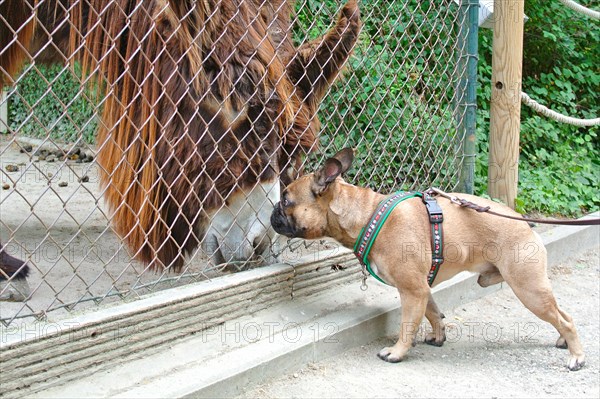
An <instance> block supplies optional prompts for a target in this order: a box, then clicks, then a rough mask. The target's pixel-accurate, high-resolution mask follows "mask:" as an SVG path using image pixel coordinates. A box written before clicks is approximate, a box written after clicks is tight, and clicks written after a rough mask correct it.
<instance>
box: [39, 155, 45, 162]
mask: <svg viewBox="0 0 600 399" xmlns="http://www.w3.org/2000/svg"><path fill="white" fill-rule="evenodd" d="M45 160H46V155H40V156H39V157H38V161H45Z"/></svg>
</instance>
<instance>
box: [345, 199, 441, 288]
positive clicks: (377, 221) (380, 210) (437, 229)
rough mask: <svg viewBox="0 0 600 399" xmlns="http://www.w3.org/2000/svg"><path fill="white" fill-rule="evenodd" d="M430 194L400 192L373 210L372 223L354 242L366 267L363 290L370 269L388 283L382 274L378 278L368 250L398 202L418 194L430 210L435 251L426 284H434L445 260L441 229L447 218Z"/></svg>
mask: <svg viewBox="0 0 600 399" xmlns="http://www.w3.org/2000/svg"><path fill="white" fill-rule="evenodd" d="M431 194H432V193H430V192H429V191H425V192H415V191H398V192H396V193H394V194H392V195H391V196H389V197H387V198H386V199H384V200H383V201H381V202H380V203H379V205H378V206H377V209H376V210H375V212H374V213H373V216H371V219H370V221H369V223H368V224H367V225H366V226H365V227H364V228H363V229H362V230H361V231H360V234H359V235H358V239H357V240H356V243H355V244H354V255H356V257H357V258H358V261H359V262H360V263H361V265H362V266H363V275H364V277H363V287H365V288H364V289H366V283H365V281H366V278H367V275H366V271H368V272H369V274H370V275H371V276H373V277H375V279H376V280H378V281H380V282H382V283H384V284H388V283H387V282H385V281H384V280H383V279H382V278H381V277H379V276H378V275H377V273H375V271H374V270H373V268H372V267H371V264H370V262H369V259H368V257H369V253H370V252H371V247H372V246H373V243H375V240H376V239H377V235H378V234H379V231H380V230H381V227H382V226H383V224H384V223H385V221H386V220H387V218H388V217H389V216H390V214H391V213H392V211H393V210H394V208H395V207H396V205H398V204H399V203H401V202H402V201H404V200H407V199H409V198H415V197H420V198H421V199H422V200H423V203H424V204H425V207H426V208H427V213H428V214H429V222H430V223H431V251H432V253H431V268H430V269H429V274H428V275H427V283H428V284H429V286H430V287H431V286H432V285H433V281H434V280H435V276H437V273H438V271H439V269H440V266H441V264H442V263H443V262H444V255H443V230H442V222H443V221H444V217H443V215H442V208H440V206H439V205H438V203H437V201H436V200H435V198H433V197H432V196H431ZM365 270H366V271H365ZM388 285H390V284H388Z"/></svg>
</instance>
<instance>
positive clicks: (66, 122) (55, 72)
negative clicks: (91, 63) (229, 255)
mask: <svg viewBox="0 0 600 399" xmlns="http://www.w3.org/2000/svg"><path fill="white" fill-rule="evenodd" d="M73 72H74V73H73ZM76 76H81V70H80V68H79V65H77V64H76V65H75V68H74V71H71V69H69V68H68V67H65V66H62V65H52V66H44V65H36V66H35V67H26V68H25V72H24V73H23V75H22V76H21V77H20V79H19V82H18V84H17V85H16V87H15V89H14V90H13V91H12V93H11V96H10V103H9V123H10V129H11V130H12V131H18V132H19V134H24V135H27V136H31V137H39V138H45V137H48V138H51V139H53V140H59V141H66V142H76V141H79V140H84V141H85V142H87V143H92V142H93V141H94V134H95V131H96V127H97V118H96V113H95V112H96V108H95V105H94V103H93V101H90V98H92V99H93V98H94V94H93V93H90V91H89V90H86V89H83V88H82V86H81V84H80V83H79V80H78V79H77V78H76Z"/></svg>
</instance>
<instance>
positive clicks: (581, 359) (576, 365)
mask: <svg viewBox="0 0 600 399" xmlns="http://www.w3.org/2000/svg"><path fill="white" fill-rule="evenodd" d="M584 365H585V356H584V355H581V356H573V357H571V358H570V359H569V364H567V367H568V368H569V370H571V371H577V370H579V369H581V368H582V367H583V366H584Z"/></svg>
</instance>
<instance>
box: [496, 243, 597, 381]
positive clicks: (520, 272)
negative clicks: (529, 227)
mask: <svg viewBox="0 0 600 399" xmlns="http://www.w3.org/2000/svg"><path fill="white" fill-rule="evenodd" d="M542 252H543V253H542V255H543V256H540V257H537V259H536V261H537V263H536V262H533V263H531V262H529V263H528V262H523V263H519V264H515V265H512V266H510V268H511V270H510V272H509V273H505V278H506V282H507V283H508V285H510V287H511V288H512V290H513V292H514V293H515V295H516V296H517V298H519V300H520V301H521V302H522V303H523V305H525V307H526V308H527V309H529V310H531V311H532V312H533V313H534V314H535V315H536V316H537V317H539V318H540V319H542V320H544V321H546V322H548V323H550V324H552V325H553V326H554V328H556V330H557V331H558V332H559V334H560V337H559V338H558V341H557V342H556V345H557V346H558V347H563V348H564V347H568V348H569V352H570V354H571V358H570V359H569V363H568V365H567V367H568V368H569V370H572V371H575V370H579V369H580V368H581V367H583V365H584V363H585V354H584V353H583V347H582V346H581V342H580V341H579V336H578V335H577V330H576V328H575V324H574V323H573V319H572V318H571V316H569V315H568V314H567V313H566V312H564V311H563V310H561V309H560V308H559V307H558V305H557V303H556V299H555V297H554V294H553V293H552V286H551V284H550V280H549V279H548V275H547V274H546V253H545V252H546V251H545V250H543V251H542Z"/></svg>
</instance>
